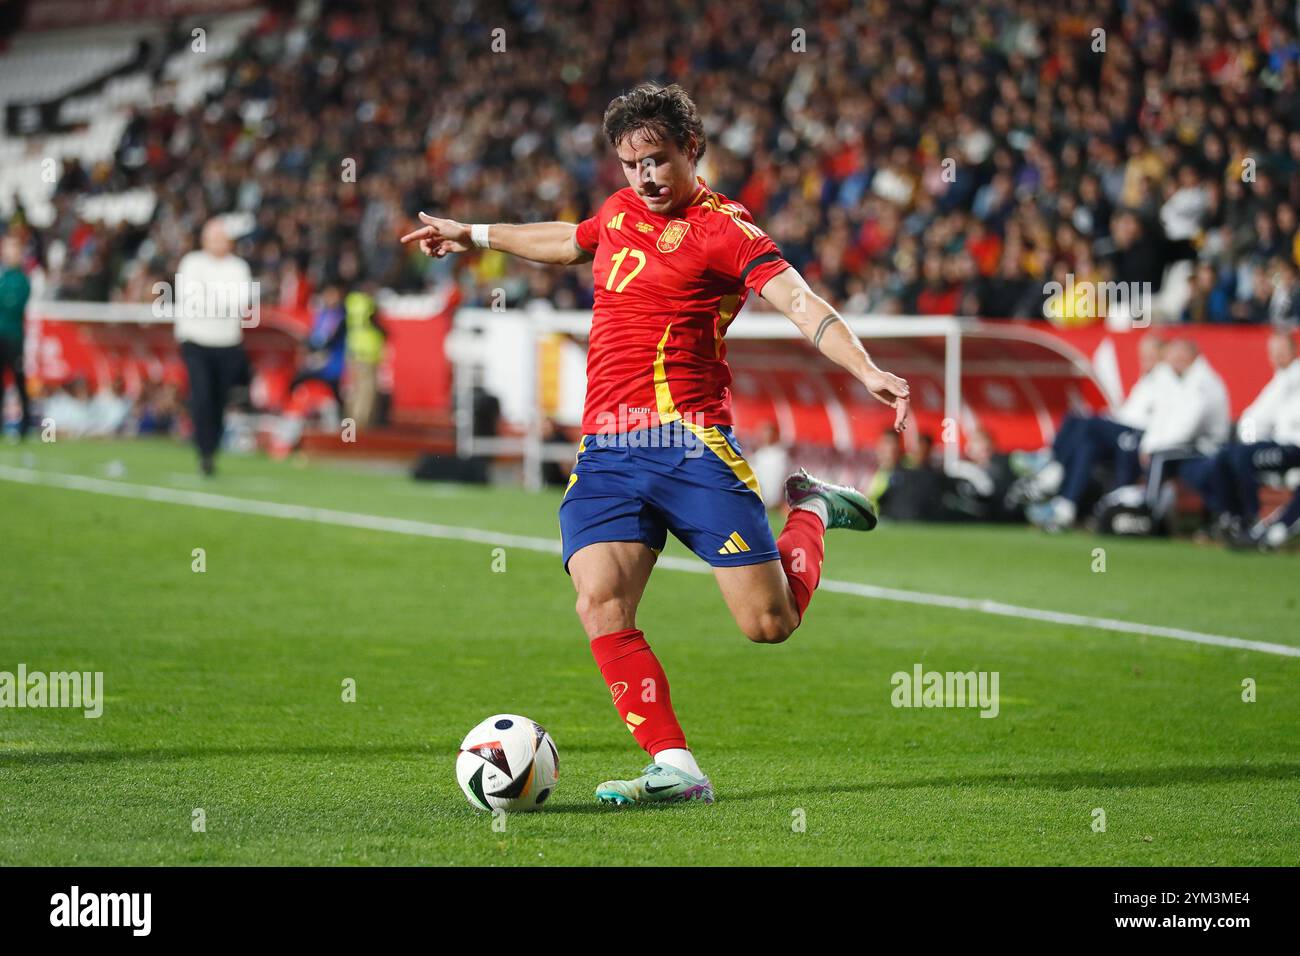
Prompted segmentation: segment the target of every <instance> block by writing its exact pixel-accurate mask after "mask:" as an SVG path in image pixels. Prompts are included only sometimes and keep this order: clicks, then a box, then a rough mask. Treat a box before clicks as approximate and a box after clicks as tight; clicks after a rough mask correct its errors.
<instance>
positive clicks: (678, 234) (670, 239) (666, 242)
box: [657, 219, 691, 252]
mask: <svg viewBox="0 0 1300 956" xmlns="http://www.w3.org/2000/svg"><path fill="white" fill-rule="evenodd" d="M690 228H691V224H690V223H689V222H687V221H686V220H685V219H674V220H673V221H672V222H670V223H669V224H668V225H666V226H664V231H663V232H661V233H660V234H659V242H658V243H657V245H658V247H659V251H660V252H673V251H675V250H676V249H677V247H678V246H680V245H681V244H682V240H683V239H685V238H686V230H687V229H690Z"/></svg>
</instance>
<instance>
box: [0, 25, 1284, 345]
mask: <svg viewBox="0 0 1300 956" xmlns="http://www.w3.org/2000/svg"><path fill="white" fill-rule="evenodd" d="M498 28H500V29H501V30H502V31H503V32H500V33H497V32H494V31H496V30H498ZM180 35H181V36H183V34H180ZM1298 58H1300V43H1298V42H1297V22H1296V8H1295V5H1294V4H1291V3H1288V2H1284V0H1252V2H1250V3H1224V2H1219V3H1192V2H1190V0H1134V2H1128V3H1120V2H1117V0H1100V2H1097V0H1065V2H1060V3H1040V2H1034V0H1019V2H1017V0H1002V2H967V0H962V2H937V3H932V2H887V0H871V2H867V3H863V4H851V3H847V2H832V3H812V2H806V3H805V2H792V0H767V2H759V3H752V4H743V5H733V6H727V5H719V4H711V5H707V6H704V7H701V6H700V5H698V4H693V3H687V2H684V0H665V2H664V3H663V4H662V5H660V6H659V7H657V8H656V12H655V15H654V16H653V17H645V16H643V15H642V14H641V13H640V12H638V11H636V10H635V9H634V8H631V7H626V6H622V5H618V4H603V3H594V2H547V3H545V4H542V3H539V2H527V0H516V2H511V3H499V2H488V3H469V2H455V3H449V4H446V5H440V6H439V8H438V11H437V14H436V15H434V13H433V12H432V11H427V10H421V9H420V8H418V7H416V6H413V5H406V4H393V5H374V6H372V5H368V4H360V3H338V2H329V0H325V2H323V3H322V4H321V5H320V13H319V16H318V17H317V18H316V19H314V20H312V21H309V22H301V21H297V20H294V19H293V18H292V16H291V15H289V14H287V13H281V12H276V10H275V9H273V10H272V12H269V13H268V14H267V15H266V17H265V19H264V20H263V22H262V23H261V25H260V26H259V28H258V29H256V30H255V31H254V32H253V33H252V34H251V35H249V36H248V37H246V39H245V41H244V43H243V44H242V46H241V47H240V48H239V49H237V50H236V51H235V53H234V54H233V55H232V56H231V57H230V60H229V74H228V81H227V84H226V86H225V88H224V89H222V90H219V91H217V92H215V93H214V94H212V95H211V96H210V97H209V98H208V100H207V102H204V103H200V104H199V105H197V106H195V107H194V108H193V109H191V110H189V111H188V112H185V113H177V112H175V111H174V110H173V109H171V108H170V107H167V106H158V107H156V108H153V109H151V110H147V111H141V112H139V113H138V114H137V115H135V116H134V117H133V119H132V121H131V123H130V124H129V126H128V127H127V129H126V132H125V134H124V136H123V138H122V141H121V143H120V145H119V147H118V149H117V151H116V154H115V156H114V158H113V160H112V162H106V163H103V164H100V165H99V166H97V167H95V168H93V169H83V168H81V167H80V166H79V165H77V164H69V165H67V166H66V167H65V168H64V170H63V173H62V177H61V179H60V180H59V182H58V185H57V191H56V196H55V206H56V211H57V218H56V221H55V222H54V224H53V226H52V227H50V228H49V229H47V230H40V231H39V232H38V233H35V234H32V235H31V237H30V246H29V250H28V252H29V256H31V257H32V258H33V259H39V260H40V261H41V262H42V263H43V265H44V266H45V267H46V270H47V272H48V273H49V285H48V288H49V290H50V293H52V294H53V295H55V296H57V297H61V298H77V299H92V300H103V299H125V300H143V299H147V298H148V297H149V295H150V291H149V290H150V286H151V285H152V282H153V281H154V280H155V279H157V278H160V277H167V276H168V275H170V273H171V272H172V270H173V269H174V268H175V264H176V262H177V261H178V260H179V259H180V257H181V256H182V255H183V254H184V253H185V252H187V251H190V250H191V249H192V248H194V247H195V245H196V243H197V234H198V230H199V228H200V227H201V225H202V224H203V223H204V222H205V221H206V220H207V219H208V218H210V217H211V216H212V215H214V214H218V213H225V212H239V213H243V214H245V217H246V219H247V221H248V222H249V223H250V224H251V227H252V228H251V231H249V232H248V233H247V235H246V236H245V237H244V238H242V239H241V240H240V242H239V245H238V247H237V251H238V253H239V254H240V255H241V256H242V257H243V258H245V259H246V260H248V261H249V263H250V264H251V266H252V269H253V273H254V276H255V277H256V278H258V279H259V281H260V282H261V283H262V286H263V298H264V301H268V299H267V296H268V295H269V301H271V302H277V301H278V302H283V303H285V304H289V305H304V304H306V302H307V300H308V297H309V295H310V292H311V290H312V289H319V288H322V287H323V286H324V285H326V284H328V283H331V282H342V283H345V284H351V283H356V282H360V281H371V282H374V283H376V284H380V285H384V286H387V287H390V288H394V289H397V290H415V289H419V288H421V287H423V286H425V285H427V284H432V283H436V282H440V281H447V280H455V281H457V282H460V283H461V284H462V285H463V287H464V291H465V294H466V302H467V304H481V303H483V302H485V301H486V300H487V298H488V297H489V296H490V295H491V290H493V289H495V288H504V289H505V290H506V295H507V300H508V301H509V302H510V303H512V304H516V303H519V302H522V301H525V300H528V299H532V298H546V299H549V300H551V301H552V302H554V303H555V304H556V305H558V306H561V307H564V306H573V307H582V306H585V305H587V304H588V303H589V301H590V289H589V283H590V276H589V275H588V274H586V272H585V270H568V271H562V270H554V269H541V268H530V267H527V266H523V265H520V264H519V263H518V262H510V261H507V260H506V258H505V257H503V256H500V255H498V254H494V253H492V252H491V251H487V252H484V253H483V254H481V255H478V256H476V257H457V258H455V259H449V260H443V261H429V260H425V259H423V258H422V257H419V256H418V253H409V252H407V251H405V250H403V249H402V248H401V247H399V246H398V245H397V243H396V242H395V238H396V237H397V236H398V235H399V234H400V233H401V232H402V231H403V229H404V228H405V227H406V226H407V225H408V224H409V222H410V217H411V216H412V215H413V212H414V210H416V209H421V208H423V209H428V210H438V211H441V212H442V213H444V214H446V215H449V216H451V217H454V218H459V219H462V220H465V221H492V220H509V221H521V220H535V219H565V220H577V219H579V218H581V217H583V216H585V215H587V214H588V213H589V211H590V210H591V209H593V208H594V207H595V206H596V205H597V204H598V203H599V202H600V201H601V200H602V199H603V198H604V197H605V196H606V195H608V194H609V193H610V192H611V191H613V190H615V189H617V188H619V186H620V185H621V179H620V176H619V170H618V168H617V165H616V164H615V163H613V162H611V161H609V155H608V148H607V146H606V144H604V143H603V142H602V140H601V133H600V122H601V113H602V110H603V108H604V105H605V103H606V102H607V101H608V100H609V98H610V96H612V95H613V94H615V93H617V92H620V91H621V90H623V89H626V88H628V87H630V86H632V85H634V84H635V83H637V82H640V81H642V80H645V79H660V80H675V81H680V82H682V83H683V84H684V85H685V86H687V88H688V89H690V90H691V91H692V93H693V95H694V96H695V97H696V99H697V101H698V102H699V103H700V105H701V109H702V111H703V113H704V119H705V125H706V130H707V132H708V134H709V137H710V142H709V148H708V152H707V154H706V156H705V158H704V162H703V166H702V171H703V173H704V175H705V177H706V179H707V180H708V181H709V182H710V184H711V185H712V186H713V187H714V188H715V189H718V190H720V191H722V192H724V193H725V194H727V195H729V196H731V197H732V198H733V199H736V200H738V201H740V202H742V203H744V204H745V205H746V206H748V207H749V208H750V210H751V211H752V212H753V214H754V216H755V217H756V219H757V221H758V222H759V223H760V224H763V225H764V226H765V228H766V229H767V230H768V231H769V232H770V233H771V235H772V236H773V237H774V238H775V239H776V240H777V242H778V243H779V245H780V246H781V248H782V250H783V251H784V253H785V255H786V257H787V258H788V259H789V260H790V261H791V262H792V263H793V264H794V265H795V266H797V267H798V268H799V269H800V270H801V271H802V272H803V273H804V274H805V275H806V276H807V277H808V278H809V280H810V281H811V282H813V283H814V285H815V286H817V287H818V289H819V291H821V292H823V293H824V294H828V295H829V296H830V297H832V298H833V300H834V301H835V302H837V303H838V304H840V305H841V306H842V307H843V308H844V309H845V310H846V311H873V312H879V313H887V314H918V313H919V314H946V313H957V314H963V315H980V316H985V317H1012V316H1024V317H1034V316H1042V315H1044V311H1045V310H1044V298H1045V297H1044V290H1043V286H1044V283H1045V282H1047V281H1051V280H1053V279H1058V280H1059V279H1061V278H1062V277H1063V276H1065V275H1066V274H1070V275H1073V276H1074V277H1075V279H1076V280H1077V281H1080V282H1082V281H1084V280H1094V281H1117V282H1150V283H1152V286H1153V287H1154V289H1155V290H1156V297H1155V299H1156V300H1155V304H1154V309H1155V312H1156V316H1155V317H1156V319H1157V320H1158V321H1174V322H1176V321H1185V322H1215V323H1232V322H1251V323H1261V322H1269V321H1272V322H1275V323H1285V322H1291V321H1294V320H1295V319H1296V318H1297V316H1298V315H1300V271H1298V268H1297V267H1298V265H1300V230H1298V224H1297V210H1300V80H1298V78H1297V59H1298ZM140 185H144V186H151V187H152V188H153V189H155V190H156V192H157V196H158V205H157V208H156V211H155V213H154V215H153V218H152V220H151V221H150V222H148V223H147V224H146V225H143V226H132V225H128V224H123V225H117V226H105V225H98V224H94V223H88V222H84V221H81V220H80V219H79V218H78V216H77V212H76V202H75V197H77V196H80V195H85V194H88V193H89V194H94V193H97V192H112V191H117V190H121V189H124V188H128V187H133V186H140ZM11 228H12V225H11ZM1046 311H1047V312H1048V313H1050V314H1048V316H1047V317H1048V318H1049V319H1051V320H1052V321H1055V322H1058V323H1061V324H1066V325H1073V324H1083V323H1087V322H1092V321H1097V320H1098V318H1099V317H1098V316H1097V315H1095V314H1093V312H1094V311H1099V310H1087V309H1083V308H1076V307H1075V304H1074V303H1072V302H1069V301H1065V302H1064V303H1062V304H1061V305H1060V306H1059V307H1058V308H1056V309H1055V311H1053V310H1052V309H1051V308H1049V309H1047V310H1046Z"/></svg>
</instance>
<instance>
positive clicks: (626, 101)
mask: <svg viewBox="0 0 1300 956" xmlns="http://www.w3.org/2000/svg"><path fill="white" fill-rule="evenodd" d="M638 130H641V131H643V132H645V133H647V134H649V135H651V136H654V137H655V138H656V139H659V140H672V141H673V142H674V143H676V144H677V145H678V147H679V148H681V149H682V150H683V151H686V150H689V149H690V148H691V142H692V140H694V143H695V158H696V159H697V160H698V159H699V158H700V157H701V156H703V155H704V148H705V145H706V142H705V138H704V123H703V122H701V121H700V111H699V110H697V109H696V108H695V101H694V100H692V99H691V97H690V95H689V94H688V93H687V92H686V91H685V90H684V89H682V88H681V87H680V86H678V85H677V84H676V83H673V84H672V85H670V86H659V85H658V84H655V83H642V84H641V85H640V86H637V87H635V88H634V89H632V90H629V91H628V92H626V93H624V94H623V95H622V96H616V97H614V99H613V100H611V101H610V104H609V106H608V107H606V109H605V136H607V137H608V138H609V144H610V145H611V146H613V147H615V148H617V147H618V144H619V143H621V142H622V141H623V138H624V137H625V136H628V135H629V134H631V133H635V132H637V131H638Z"/></svg>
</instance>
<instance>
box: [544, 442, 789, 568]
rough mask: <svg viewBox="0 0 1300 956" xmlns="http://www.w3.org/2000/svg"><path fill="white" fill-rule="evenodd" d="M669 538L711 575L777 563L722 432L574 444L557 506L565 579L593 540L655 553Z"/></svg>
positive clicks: (761, 512)
mask: <svg viewBox="0 0 1300 956" xmlns="http://www.w3.org/2000/svg"><path fill="white" fill-rule="evenodd" d="M669 531H671V532H672V533H673V536H674V537H676V538H677V540H679V541H681V542H682V544H684V545H686V546H687V547H688V548H690V549H691V550H692V551H694V552H695V553H696V554H697V555H699V556H700V557H701V558H703V559H704V560H705V561H707V562H708V563H709V564H711V565H713V566H714V567H722V568H725V567H734V566H737V565H746V564H760V563H762V562H764V561H773V560H776V559H778V558H779V557H780V554H779V553H778V551H777V549H776V541H775V539H774V538H773V537H772V527H771V525H769V524H768V521H767V509H766V508H764V507H763V500H762V499H761V498H760V497H759V494H758V479H757V478H755V477H754V472H753V470H752V469H751V468H750V467H749V462H747V461H745V457H744V455H743V454H742V452H741V448H740V444H739V442H737V441H736V438H735V435H734V434H732V430H731V428H730V427H723V426H718V425H713V426H709V427H704V426H702V425H696V424H693V423H691V424H688V423H685V422H681V421H676V422H672V423H670V424H667V425H660V426H658V427H654V428H644V429H638V430H636V431H630V432H619V433H612V434H602V435H584V436H583V438H582V441H580V442H579V443H578V458H577V462H576V464H575V465H574V469H573V474H572V475H570V476H569V487H568V489H567V490H566V491H565V493H564V500H563V501H562V502H561V504H560V538H561V542H562V546H563V553H564V567H565V570H566V571H567V570H568V567H569V558H571V557H572V556H573V555H574V553H575V552H577V551H578V550H580V549H582V548H585V547H586V546H587V545H589V544H596V543H598V542H602V541H640V542H641V543H643V544H645V545H646V546H647V547H649V548H650V549H651V550H653V551H654V552H655V553H656V554H657V553H658V552H660V551H662V550H663V547H664V544H665V543H666V542H667V539H668V532H669Z"/></svg>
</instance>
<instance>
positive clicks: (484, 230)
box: [469, 222, 492, 249]
mask: <svg viewBox="0 0 1300 956" xmlns="http://www.w3.org/2000/svg"><path fill="white" fill-rule="evenodd" d="M488 228H489V227H488V224H487V223H486V222H476V223H474V224H473V225H472V226H470V227H469V241H470V242H472V243H474V245H476V246H478V247H479V248H480V249H491V248H492V246H491V244H490V243H489V242H488Z"/></svg>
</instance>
